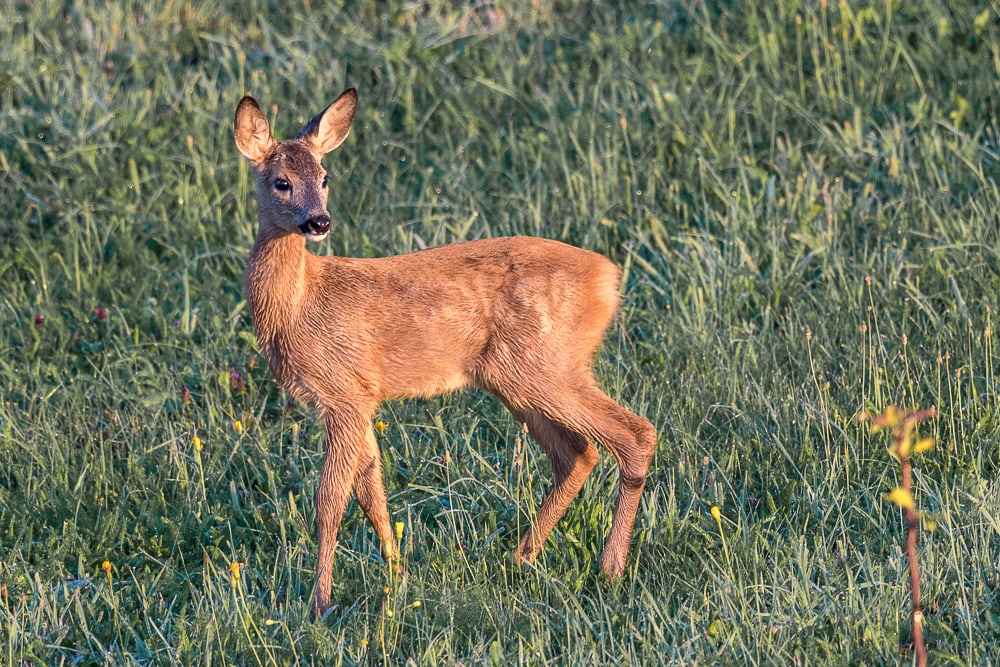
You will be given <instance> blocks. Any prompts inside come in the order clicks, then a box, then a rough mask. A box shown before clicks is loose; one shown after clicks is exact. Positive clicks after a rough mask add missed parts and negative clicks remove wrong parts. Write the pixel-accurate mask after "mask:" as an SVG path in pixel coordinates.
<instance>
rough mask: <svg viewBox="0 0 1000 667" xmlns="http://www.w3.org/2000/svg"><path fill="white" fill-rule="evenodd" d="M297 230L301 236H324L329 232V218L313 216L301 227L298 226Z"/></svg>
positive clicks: (326, 216)
mask: <svg viewBox="0 0 1000 667" xmlns="http://www.w3.org/2000/svg"><path fill="white" fill-rule="evenodd" d="M299 230H300V231H301V232H302V233H303V234H314V235H317V236H318V235H320V234H326V233H327V232H329V231H330V216H328V215H314V216H313V217H311V218H309V219H308V220H306V221H305V222H303V223H302V224H301V225H299Z"/></svg>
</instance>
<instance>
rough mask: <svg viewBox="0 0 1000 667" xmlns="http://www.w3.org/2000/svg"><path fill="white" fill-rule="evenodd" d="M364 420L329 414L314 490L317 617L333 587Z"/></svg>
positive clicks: (315, 612) (314, 598) (361, 443)
mask: <svg viewBox="0 0 1000 667" xmlns="http://www.w3.org/2000/svg"><path fill="white" fill-rule="evenodd" d="M366 421H367V420H366V419H364V418H362V417H360V416H359V415H348V414H344V413H329V414H327V415H325V416H324V422H325V425H326V456H325V458H324V459H323V469H322V472H321V473H320V478H319V486H318V488H317V489H316V534H317V540H318V542H319V548H318V554H317V556H316V590H315V592H314V593H313V603H312V613H313V615H314V616H320V615H322V613H323V612H324V611H326V610H327V608H328V607H329V606H330V591H331V588H332V585H333V555H334V551H335V550H336V548H337V531H338V530H339V529H340V522H341V521H342V520H343V518H344V511H345V510H346V509H347V503H348V501H349V500H350V497H351V488H352V486H353V484H354V478H355V474H356V471H357V466H358V459H359V456H360V454H361V451H362V449H363V445H364V439H365V428H366Z"/></svg>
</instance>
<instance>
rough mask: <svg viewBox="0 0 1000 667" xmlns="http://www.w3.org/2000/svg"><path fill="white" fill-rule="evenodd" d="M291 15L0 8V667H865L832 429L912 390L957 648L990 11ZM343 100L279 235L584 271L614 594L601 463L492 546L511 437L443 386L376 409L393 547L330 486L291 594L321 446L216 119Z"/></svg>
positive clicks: (487, 408) (175, 5) (945, 611)
mask: <svg viewBox="0 0 1000 667" xmlns="http://www.w3.org/2000/svg"><path fill="white" fill-rule="evenodd" d="M154 4H155V3H154ZM313 4H314V6H312V7H311V6H310V3H309V2H308V0H306V1H304V2H303V3H302V4H301V6H297V7H295V8H292V9H288V8H287V7H279V6H278V5H276V4H272V3H265V2H251V3H229V4H226V3H224V4H221V5H220V4H219V3H217V2H203V1H201V0H192V1H190V2H180V1H179V0H168V1H167V2H166V3H159V4H158V5H156V6H155V8H151V7H153V6H152V5H150V4H149V3H134V2H124V3H111V4H108V5H103V4H102V3H79V4H75V3H70V4H69V5H67V6H64V5H66V3H54V2H45V1H44V0H43V1H40V2H34V3H22V2H13V1H11V0H3V2H2V5H0V6H2V15H3V16H4V17H5V18H4V20H3V21H2V22H0V44H2V45H3V46H2V47H0V111H2V113H0V199H2V201H3V203H4V209H3V213H2V214H0V285H2V289H0V585H2V588H0V617H2V622H0V654H2V658H0V661H2V663H3V664H11V665H42V664H100V663H105V662H110V663H114V664H182V665H190V664H206V665H207V664H345V665H351V664H360V663H369V662H372V663H383V664H403V663H407V662H411V663H412V664H441V663H445V664H456V663H463V664H507V663H512V662H523V663H529V664H548V663H552V664H621V663H626V662H627V663H629V664H659V663H677V664H681V663H683V664H692V663H697V664H716V663H728V664H736V665H744V664H780V665H787V664H818V663H831V664H897V663H899V662H903V663H905V662H907V660H908V658H906V657H902V658H901V657H900V656H901V653H900V648H901V647H902V646H905V645H906V642H907V637H908V627H907V626H906V623H907V618H908V613H907V612H908V597H907V595H908V589H907V584H906V578H905V572H906V563H905V558H904V554H903V551H902V549H901V538H902V522H901V518H900V515H899V512H898V510H897V509H895V508H894V506H892V505H890V504H889V503H887V502H885V500H884V498H883V496H884V494H885V493H886V492H887V491H888V490H889V489H891V488H893V487H894V486H895V485H896V474H897V471H896V466H895V464H894V462H893V461H892V459H891V458H890V457H889V456H888V454H887V453H886V449H885V447H886V444H887V443H886V442H885V441H883V440H882V439H881V437H880V436H871V435H869V434H868V430H867V427H866V426H865V425H864V424H861V423H859V422H858V421H857V420H856V419H855V414H856V413H857V412H858V411H859V410H861V409H881V408H883V407H884V406H886V405H887V404H889V403H899V404H901V405H905V406H908V407H926V406H931V405H933V406H936V407H937V409H938V410H939V416H938V418H937V419H936V420H935V421H934V422H933V425H932V426H931V427H930V428H929V430H928V433H927V434H928V435H933V436H934V437H935V438H937V439H938V442H939V444H938V446H937V447H936V448H935V449H934V450H933V451H932V452H931V454H930V455H928V456H925V457H923V458H922V459H921V460H920V461H919V462H918V464H917V466H918V467H917V470H916V477H915V491H916V498H917V504H918V505H919V506H920V507H921V508H923V509H925V510H927V511H929V512H931V513H933V514H934V516H935V518H936V520H937V525H938V529H937V531H936V532H934V533H928V532H924V533H922V535H921V543H920V552H919V553H920V559H921V565H922V575H923V586H924V601H925V607H926V613H927V625H926V634H927V641H928V645H929V649H930V651H931V660H932V664H990V663H991V662H993V661H995V659H996V658H995V655H996V646H998V645H1000V568H998V566H997V554H998V553H1000V484H998V482H997V480H998V477H1000V404H998V403H1000V402H998V398H997V390H998V380H997V355H998V350H997V334H996V332H995V330H994V329H995V327H996V318H997V313H998V312H1000V297H998V295H1000V224H998V223H1000V217H998V213H997V211H1000V186H998V177H1000V155H998V153H1000V145H998V144H1000V141H998V135H1000V120H998V115H1000V89H998V88H1000V87H998V83H997V82H998V80H1000V20H998V14H997V6H996V5H995V3H994V4H986V3H980V4H974V3H960V2H953V3H939V2H931V1H930V0H915V1H913V2H906V3H895V2H894V3H882V2H879V3H871V4H870V5H868V4H865V5H857V6H856V5H855V4H854V3H847V4H842V5H839V6H836V3H829V5H827V3H818V4H817V3H815V2H805V3H800V2H794V1H792V0H781V1H780V2H748V3H735V4H734V3H725V2H721V3H720V2H707V3H706V2H698V3H691V4H690V6H689V3H666V4H664V3H661V4H654V3H638V2H637V3H569V2H565V3H564V2H544V1H534V0H513V1H512V2H508V3H501V2H496V3H493V8H492V9H491V7H490V4H489V3H480V2H470V3H466V2H456V3H442V2H437V1H431V2H427V3H410V2H387V3H374V2H361V3H345V5H344V6H334V7H329V8H328V7H326V6H325V5H321V3H313ZM348 85H353V86H356V87H358V89H359V91H360V96H361V105H362V106H361V109H360V111H359V114H358V117H357V120H356V122H355V127H354V132H353V133H352V136H351V138H350V139H349V140H348V141H347V143H346V144H345V145H344V146H343V147H342V148H341V149H340V150H339V151H338V152H337V153H336V154H334V155H333V156H332V157H331V158H330V159H328V160H327V165H328V167H330V169H331V175H335V176H336V179H335V182H336V184H335V186H334V187H331V197H330V210H331V212H332V213H333V215H334V219H335V222H336V225H335V230H334V233H333V234H332V235H331V240H330V241H328V242H326V243H325V244H324V247H322V248H321V249H320V252H327V253H342V254H349V255H353V256H381V255H387V254H392V253H398V252H404V251H408V250H412V249H416V248H420V247H424V246H428V245H435V244H440V243H446V242H450V241H456V240H461V239H472V238H481V237H484V236H495V235H501V234H511V233H517V234H535V235H541V236H546V237H551V238H558V239H563V240H566V241H569V242H572V243H575V244H578V245H581V246H584V247H587V248H590V249H593V250H596V251H598V252H602V253H604V254H606V255H608V256H610V257H611V258H613V259H614V260H615V261H616V262H617V263H618V264H619V265H621V266H622V267H623V268H624V269H625V271H626V282H625V287H624V301H623V307H622V313H621V317H620V318H619V320H618V322H617V324H616V326H615V328H614V330H613V331H612V333H611V335H610V337H609V340H608V342H607V344H606V346H605V348H604V351H603V352H602V354H601V357H600V360H599V362H598V369H599V372H600V376H601V378H602V381H603V382H604V384H605V386H606V387H607V388H608V390H609V393H611V394H612V395H613V396H615V397H616V398H619V399H620V400H622V402H623V403H624V404H626V405H628V406H630V407H631V408H632V409H633V410H634V411H636V412H637V413H639V414H642V415H644V416H645V417H647V418H649V419H650V420H652V421H653V422H654V423H655V424H656V425H657V427H658V428H659V429H660V432H661V440H660V446H659V449H658V451H657V455H656V459H655V461H654V465H653V468H652V471H651V474H650V478H649V483H648V486H647V491H646V494H645V496H644V499H643V504H642V506H641V508H640V512H639V517H638V521H637V529H636V534H635V538H634V543H633V551H632V557H631V559H630V567H629V571H628V573H627V576H626V577H625V578H624V580H623V581H622V582H620V583H607V582H603V581H602V580H601V578H600V576H599V575H598V566H597V552H598V550H599V547H600V545H601V543H602V541H603V538H604V536H605V535H606V531H607V529H608V526H609V524H610V509H611V508H610V501H609V499H610V498H611V496H612V494H613V492H614V490H615V485H616V482H617V472H616V469H615V467H614V465H613V463H612V462H611V461H610V457H607V456H605V457H604V458H603V459H602V463H601V465H600V466H599V467H598V468H597V470H596V471H595V474H594V476H593V478H592V479H591V480H590V481H589V482H588V484H587V485H586V487H585V488H584V491H583V493H582V494H581V497H580V498H579V499H578V500H577V501H576V502H575V503H574V504H573V505H572V506H571V508H570V511H569V513H568V514H567V516H566V518H565V519H564V520H563V521H562V522H561V523H560V524H559V526H558V527H557V529H556V531H555V533H554V534H553V537H552V538H550V540H549V542H548V543H547V544H546V547H545V549H544V550H543V554H542V557H541V559H540V561H539V563H538V564H537V565H536V566H533V567H528V568H524V569H519V568H517V566H516V565H515V564H514V561H513V558H512V555H511V552H512V550H513V548H514V546H515V544H516V540H517V539H518V536H519V535H520V533H521V531H522V530H523V529H524V528H525V526H526V525H527V522H528V521H529V520H530V517H531V516H532V515H533V512H534V510H535V509H536V507H537V505H538V504H539V503H540V500H541V497H542V494H543V493H544V491H545V489H546V487H547V484H548V481H549V479H550V475H549V472H548V466H547V464H546V463H545V461H544V457H542V456H541V454H540V452H539V450H538V449H537V448H536V447H534V446H533V445H529V444H527V443H523V446H519V444H518V442H519V441H518V438H519V436H520V429H519V426H518V424H516V423H515V422H514V421H513V420H512V419H511V418H510V417H509V416H508V415H507V414H506V413H505V412H504V411H503V409H502V407H501V406H500V405H499V403H498V402H497V401H495V400H493V399H492V398H491V397H489V396H486V395H483V394H480V393H468V394H461V395H456V396H449V397H444V398H440V399H436V400H430V401H412V402H405V403H391V404H388V405H386V406H384V408H383V410H382V412H381V413H380V416H381V419H382V420H383V421H385V422H386V423H387V424H388V428H387V429H386V430H385V432H384V433H383V434H382V435H381V436H380V440H381V443H382V446H383V453H384V460H385V464H386V477H387V484H388V491H389V495H390V510H391V512H392V514H393V516H394V519H398V520H400V521H403V522H404V525H405V535H404V555H405V557H406V559H407V572H408V573H407V575H406V576H404V577H398V576H395V575H393V573H392V572H391V571H389V570H388V569H387V568H386V567H385V566H384V564H383V563H382V562H381V561H380V559H379V557H378V546H377V544H376V542H375V538H374V535H373V533H372V531H371V530H370V528H369V526H368V525H367V524H366V522H365V520H364V518H363V516H362V514H361V512H360V511H359V510H358V509H357V507H354V506H352V507H351V509H350V510H349V512H348V515H347V517H346V518H345V522H344V525H343V527H342V530H341V533H340V535H341V542H340V546H339V549H338V554H337V563H336V575H335V589H334V605H335V606H334V608H333V610H332V612H331V613H330V614H329V616H328V617H327V618H325V619H323V620H322V621H319V622H313V621H310V620H309V619H308V605H309V599H310V595H311V592H312V591H311V587H312V582H313V568H314V565H315V562H314V558H315V551H316V548H315V546H316V545H315V534H314V529H313V496H312V494H313V489H314V486H315V480H316V477H317V472H318V467H319V465H320V463H321V457H322V432H321V429H320V428H319V427H318V425H317V424H316V422H315V418H314V415H313V414H312V413H311V411H310V410H309V409H307V408H305V407H304V406H290V407H289V406H287V405H286V402H287V399H286V397H285V396H283V395H282V394H281V393H280V392H279V391H278V390H277V389H276V388H275V385H274V382H273V379H272V377H271V376H270V374H269V373H268V371H267V369H266V368H265V364H264V363H263V362H262V360H261V359H258V358H257V356H256V354H257V352H256V350H257V348H256V343H255V340H254V337H253V330H252V325H251V323H250V319H249V316H248V313H247V309H246V306H245V305H244V303H243V301H242V296H241V292H240V290H241V276H242V271H243V267H244V264H245V261H246V256H247V253H248V249H249V246H250V244H251V243H252V239H253V234H254V231H255V219H256V212H255V206H254V203H253V197H252V183H251V181H250V178H249V172H248V169H247V167H246V165H244V164H242V163H241V158H240V157H239V154H238V152H237V151H236V149H235V146H234V145H233V141H232V134H231V127H232V114H233V112H234V110H235V106H236V103H237V101H238V100H239V98H240V97H241V96H242V95H243V94H244V93H248V92H249V93H252V94H254V95H255V96H256V97H257V99H258V100H259V101H260V102H261V103H262V106H263V108H264V109H265V112H266V113H267V114H268V116H269V117H270V118H272V119H273V120H274V121H275V127H276V132H277V134H278V136H279V137H282V136H283V137H287V136H290V135H291V134H293V133H294V132H295V129H296V128H297V127H298V123H299V122H301V121H304V120H306V119H308V118H310V117H311V116H312V115H313V114H315V113H316V112H318V111H319V110H321V109H322V108H323V107H324V106H325V105H326V104H328V103H329V102H330V101H331V100H332V99H333V98H334V97H335V96H336V95H337V94H338V93H339V92H340V90H342V89H343V88H344V87H346V86H348ZM381 307H382V309H383V310H384V311H385V312H387V313H388V312H391V310H392V309H393V308H394V307H395V304H393V303H389V302H387V303H384V304H382V306H381ZM98 309H102V310H98ZM36 316H42V317H44V320H43V321H41V322H38V323H36ZM231 373H236V374H238V375H239V377H241V378H242V379H243V381H242V386H241V383H240V381H239V380H238V379H236V378H232V379H231ZM235 420H240V421H241V423H242V424H243V426H244V429H243V432H242V433H238V432H236V431H235V430H234V428H233V422H234V421H235ZM196 435H197V436H198V437H199V438H200V439H201V441H202V442H203V449H202V450H201V451H200V452H197V451H196V450H195V447H194V441H193V438H194V436H196ZM446 456H447V457H448V459H449V461H448V462H447V464H446V462H445V457H446ZM713 505H719V506H720V507H721V511H722V522H721V528H722V531H721V534H720V530H719V527H718V526H717V525H716V523H715V521H714V520H713V518H712V516H711V514H710V512H709V509H710V508H711V506H713ZM105 560H106V561H108V562H109V563H110V564H111V566H112V570H111V575H110V577H109V576H107V575H106V573H105V572H104V571H102V569H101V566H102V563H103V562H104V561H105ZM234 561H238V562H241V563H243V567H242V568H241V574H240V577H239V579H238V580H235V581H234V579H233V578H232V576H231V574H230V572H229V566H230V564H231V563H233V562H234ZM416 603H419V604H416Z"/></svg>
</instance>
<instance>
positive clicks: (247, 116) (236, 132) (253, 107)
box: [233, 95, 276, 165]
mask: <svg viewBox="0 0 1000 667" xmlns="http://www.w3.org/2000/svg"><path fill="white" fill-rule="evenodd" d="M233 136H234V137H235V138H236V147H237V148H239V149H240V152H241V153H243V155H244V156H246V158H247V159H248V160H250V162H251V163H253V164H255V165H256V164H260V163H261V162H263V161H264V160H265V158H267V156H268V155H270V154H271V152H272V151H273V150H274V147H275V145H276V143H275V141H274V138H273V137H272V136H271V126H270V125H268V124H267V118H265V117H264V112H263V111H261V110H260V107H259V106H257V101H256V100H254V98H252V97H250V96H249V95H247V96H246V97H244V98H243V99H242V100H240V105H239V106H238V107H236V120H235V121H234V122H233Z"/></svg>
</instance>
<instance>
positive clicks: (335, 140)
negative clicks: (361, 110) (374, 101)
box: [296, 88, 358, 155]
mask: <svg viewBox="0 0 1000 667" xmlns="http://www.w3.org/2000/svg"><path fill="white" fill-rule="evenodd" d="M357 109H358V91H356V90H355V89H354V88H348V89H347V90H345V91H344V92H343V93H341V94H340V97H338V98H337V99H336V100H335V101H334V103H333V104H331V105H330V106H328V107H327V108H326V110H325V111H323V113H321V114H320V115H318V116H316V117H315V118H313V119H312V120H311V121H309V124H308V125H306V126H305V127H303V128H302V131H301V132H299V136H298V137H296V138H297V139H301V140H302V141H305V142H306V143H307V144H308V145H309V147H310V148H311V149H312V151H313V153H315V154H316V155H326V154H327V153H329V152H330V151H332V150H333V149H334V148H336V147H337V146H339V145H340V144H342V143H344V139H346V138H347V135H348V134H350V132H351V123H352V122H354V112H355V111H357Z"/></svg>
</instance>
